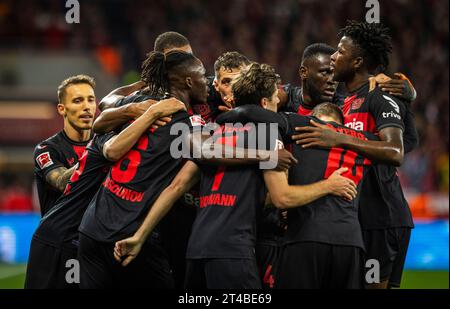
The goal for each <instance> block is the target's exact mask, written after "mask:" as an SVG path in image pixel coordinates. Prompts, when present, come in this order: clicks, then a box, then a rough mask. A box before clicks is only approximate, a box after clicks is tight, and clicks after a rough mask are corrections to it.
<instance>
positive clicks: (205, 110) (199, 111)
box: [192, 104, 211, 117]
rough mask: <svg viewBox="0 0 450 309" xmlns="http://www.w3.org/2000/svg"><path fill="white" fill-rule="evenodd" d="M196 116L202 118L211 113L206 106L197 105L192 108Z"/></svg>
mask: <svg viewBox="0 0 450 309" xmlns="http://www.w3.org/2000/svg"><path fill="white" fill-rule="evenodd" d="M192 108H193V109H194V110H195V112H196V113H197V114H200V115H201V116H202V117H205V116H208V115H209V114H210V113H211V109H210V108H209V105H208V104H197V105H194V106H193V107H192Z"/></svg>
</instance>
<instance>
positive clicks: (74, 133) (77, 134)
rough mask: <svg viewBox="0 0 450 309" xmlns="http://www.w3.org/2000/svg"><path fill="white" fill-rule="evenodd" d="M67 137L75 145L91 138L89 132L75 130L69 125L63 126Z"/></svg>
mask: <svg viewBox="0 0 450 309" xmlns="http://www.w3.org/2000/svg"><path fill="white" fill-rule="evenodd" d="M64 133H66V135H67V137H68V138H69V139H70V140H72V141H74V142H77V143H82V142H87V141H88V140H89V139H90V138H91V130H77V129H75V128H74V127H72V126H71V125H70V124H66V125H65V126H64Z"/></svg>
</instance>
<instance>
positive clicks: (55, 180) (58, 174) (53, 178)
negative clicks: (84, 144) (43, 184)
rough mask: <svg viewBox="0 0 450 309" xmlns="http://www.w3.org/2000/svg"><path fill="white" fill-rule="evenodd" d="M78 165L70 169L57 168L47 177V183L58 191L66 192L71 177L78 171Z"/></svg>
mask: <svg viewBox="0 0 450 309" xmlns="http://www.w3.org/2000/svg"><path fill="white" fill-rule="evenodd" d="M77 166H78V165H77V164H76V165H75V166H73V167H71V168H69V169H67V168H65V167H60V168H57V169H55V170H53V171H51V172H50V173H49V174H48V175H47V182H48V183H49V184H50V185H51V186H52V187H53V188H55V189H57V190H58V191H61V192H64V189H65V188H66V185H67V184H68V183H69V180H70V177H72V174H73V172H74V171H75V170H76V169H77Z"/></svg>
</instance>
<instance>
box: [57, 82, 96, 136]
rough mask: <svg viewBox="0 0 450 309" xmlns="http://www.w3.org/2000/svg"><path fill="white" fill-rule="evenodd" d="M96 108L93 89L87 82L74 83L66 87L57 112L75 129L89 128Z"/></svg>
mask: <svg viewBox="0 0 450 309" xmlns="http://www.w3.org/2000/svg"><path fill="white" fill-rule="evenodd" d="M96 109H97V104H96V102H95V93H94V89H93V88H92V87H91V85H89V84H74V85H69V86H68V87H67V88H66V91H65V95H64V97H63V102H61V103H60V104H58V112H59V114H60V115H61V116H63V117H64V119H66V120H67V121H68V123H69V124H70V125H71V126H72V127H73V128H75V129H76V130H90V129H91V128H92V123H93V122H94V115H95V111H96Z"/></svg>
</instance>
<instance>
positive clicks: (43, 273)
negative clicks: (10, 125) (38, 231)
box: [25, 238, 60, 289]
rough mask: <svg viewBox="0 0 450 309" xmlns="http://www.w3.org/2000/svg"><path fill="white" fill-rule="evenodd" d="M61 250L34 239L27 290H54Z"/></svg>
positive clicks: (28, 270) (26, 284) (29, 262)
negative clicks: (56, 267)
mask: <svg viewBox="0 0 450 309" xmlns="http://www.w3.org/2000/svg"><path fill="white" fill-rule="evenodd" d="M59 255H60V250H59V249H58V248H56V247H53V246H49V245H47V244H44V243H42V242H40V241H38V240H36V239H34V238H33V240H32V241H31V247H30V254H29V257H28V263H27V271H26V276H25V289H48V288H52V284H53V283H54V281H55V275H56V269H55V265H59V264H58V263H59Z"/></svg>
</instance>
